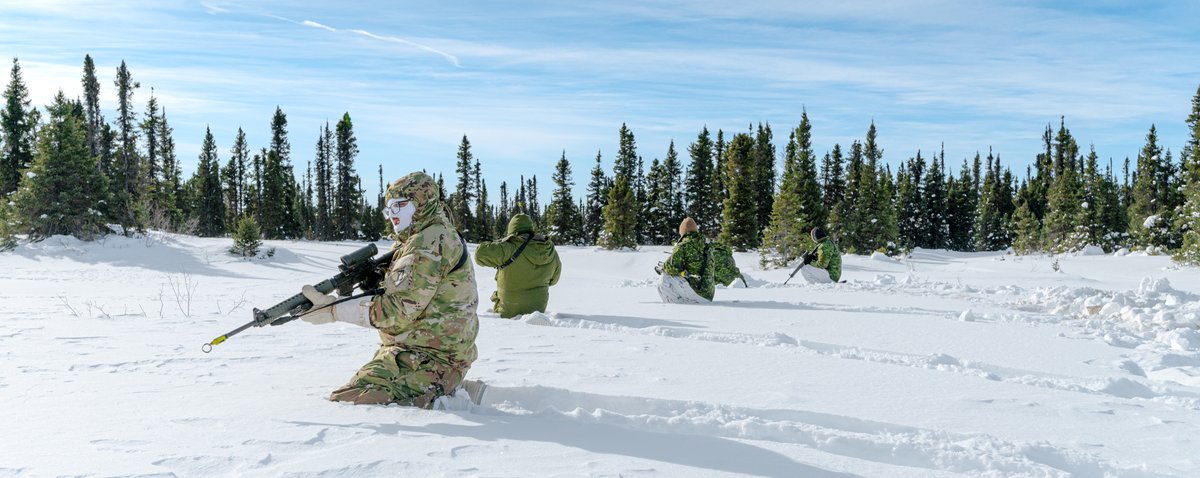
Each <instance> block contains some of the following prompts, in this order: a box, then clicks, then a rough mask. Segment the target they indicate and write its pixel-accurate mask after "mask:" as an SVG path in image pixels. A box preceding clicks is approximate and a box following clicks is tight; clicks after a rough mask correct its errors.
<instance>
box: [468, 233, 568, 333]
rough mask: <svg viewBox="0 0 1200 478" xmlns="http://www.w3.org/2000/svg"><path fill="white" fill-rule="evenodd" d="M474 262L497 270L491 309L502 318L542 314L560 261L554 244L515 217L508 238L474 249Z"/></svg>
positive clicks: (557, 273) (559, 268)
mask: <svg viewBox="0 0 1200 478" xmlns="http://www.w3.org/2000/svg"><path fill="white" fill-rule="evenodd" d="M475 263H476V264H479V265H481V266H484V267H495V268H496V292H494V293H492V310H495V311H496V312H497V313H499V314H500V317H502V318H505V319H507V318H510V317H515V316H518V315H522V314H528V313H531V312H545V311H546V302H548V301H549V300H550V286H552V285H554V284H557V283H558V276H559V274H560V273H561V272H562V262H560V261H559V260H558V252H556V251H555V250H554V243H552V242H550V241H549V240H547V239H546V237H545V236H543V235H541V234H538V233H537V232H536V231H534V229H533V219H530V217H529V216H527V215H525V214H517V215H515V216H513V218H512V219H511V220H509V221H508V236H506V237H504V238H503V239H500V240H499V241H494V242H485V243H483V244H480V245H479V248H478V249H476V250H475Z"/></svg>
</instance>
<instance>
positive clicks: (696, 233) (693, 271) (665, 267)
mask: <svg viewBox="0 0 1200 478" xmlns="http://www.w3.org/2000/svg"><path fill="white" fill-rule="evenodd" d="M711 262H712V254H711V251H710V250H709V247H708V241H707V240H706V239H705V238H704V235H703V234H700V228H699V226H697V225H696V221H695V220H693V219H692V218H690V217H689V218H684V220H683V222H681V223H680V224H679V242H676V243H675V248H674V249H672V250H671V257H670V258H668V259H667V260H666V262H663V263H662V268H661V270H660V271H659V272H660V273H661V274H662V276H661V277H660V278H659V282H658V295H659V296H660V297H662V300H663V302H669V303H692V304H698V303H707V302H711V301H712V298H713V289H714V288H715V287H714V285H713V283H714V280H713V269H714V267H713V265H712V264H711Z"/></svg>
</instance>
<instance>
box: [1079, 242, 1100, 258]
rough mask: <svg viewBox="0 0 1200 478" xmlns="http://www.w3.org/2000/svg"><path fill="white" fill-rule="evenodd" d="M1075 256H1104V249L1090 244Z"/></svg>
mask: <svg viewBox="0 0 1200 478" xmlns="http://www.w3.org/2000/svg"><path fill="white" fill-rule="evenodd" d="M1075 255H1078V256H1103V255H1104V249H1101V248H1100V246H1096V245H1091V244H1088V245H1086V246H1083V249H1080V250H1079V251H1078V252H1076V253H1075Z"/></svg>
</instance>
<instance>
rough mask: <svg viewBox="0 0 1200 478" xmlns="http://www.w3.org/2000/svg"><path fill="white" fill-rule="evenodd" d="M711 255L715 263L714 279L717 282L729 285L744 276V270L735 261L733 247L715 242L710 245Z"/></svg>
mask: <svg viewBox="0 0 1200 478" xmlns="http://www.w3.org/2000/svg"><path fill="white" fill-rule="evenodd" d="M710 256H711V257H712V264H713V280H714V281H715V282H716V283H718V284H721V285H724V286H728V285H729V284H732V283H733V281H735V280H737V278H738V277H741V276H742V271H740V270H738V267H737V263H736V262H734V261H733V248H731V247H729V246H728V245H725V244H721V243H719V242H714V243H712V245H711V247H710Z"/></svg>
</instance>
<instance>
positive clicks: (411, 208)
mask: <svg viewBox="0 0 1200 478" xmlns="http://www.w3.org/2000/svg"><path fill="white" fill-rule="evenodd" d="M416 213H417V206H416V205H414V204H413V203H412V201H409V200H408V198H396V199H388V201H387V205H385V206H384V208H383V217H384V219H387V220H388V221H390V222H391V223H392V231H394V232H396V233H397V234H399V233H400V232H401V231H403V230H405V229H408V227H409V226H411V225H412V220H413V214H416Z"/></svg>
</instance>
